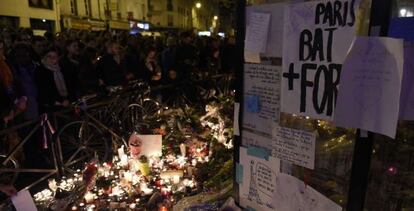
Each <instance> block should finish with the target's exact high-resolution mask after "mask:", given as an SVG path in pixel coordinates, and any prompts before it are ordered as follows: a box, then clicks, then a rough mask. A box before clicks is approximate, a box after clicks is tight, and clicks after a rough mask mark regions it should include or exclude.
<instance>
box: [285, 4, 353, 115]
mask: <svg viewBox="0 0 414 211" xmlns="http://www.w3.org/2000/svg"><path fill="white" fill-rule="evenodd" d="M358 2H359V1H358V0H357V1H352V0H341V1H337V0H335V1H334V0H325V1H308V2H304V3H295V4H288V5H287V6H286V7H285V14H284V15H285V16H284V23H285V27H284V30H283V33H284V36H283V57H282V58H283V75H282V79H281V80H282V88H281V89H282V93H281V95H282V100H281V101H282V103H281V111H282V112H286V113H293V114H297V115H302V116H309V117H312V118H316V119H326V120H332V118H333V114H334V109H335V100H336V97H337V96H336V91H335V90H336V89H337V87H338V84H340V81H339V80H340V77H339V74H340V72H341V65H342V63H343V61H344V59H345V57H346V55H347V52H348V49H349V47H350V46H351V44H352V40H353V38H354V36H355V26H356V18H355V17H356V15H357V13H356V8H357V7H358V5H359V4H358ZM337 3H340V4H339V5H343V6H342V7H340V8H337V9H338V10H339V11H340V13H341V14H342V13H343V14H344V15H345V16H346V17H347V18H344V19H341V20H338V19H336V16H333V15H330V12H331V10H329V9H327V10H324V12H321V10H320V9H321V8H332V5H337ZM345 3H346V4H347V6H345ZM321 6H322V7H321ZM352 6H353V8H351V7H352ZM335 8H336V6H335Z"/></svg>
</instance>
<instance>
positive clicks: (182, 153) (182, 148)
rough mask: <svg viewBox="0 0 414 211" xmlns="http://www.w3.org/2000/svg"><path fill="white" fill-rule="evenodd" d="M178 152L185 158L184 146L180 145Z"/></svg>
mask: <svg viewBox="0 0 414 211" xmlns="http://www.w3.org/2000/svg"><path fill="white" fill-rule="evenodd" d="M180 151H181V155H182V156H183V157H185V156H186V154H187V152H186V147H185V144H180Z"/></svg>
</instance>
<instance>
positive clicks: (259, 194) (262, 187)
mask: <svg viewBox="0 0 414 211" xmlns="http://www.w3.org/2000/svg"><path fill="white" fill-rule="evenodd" d="M240 164H241V165H242V166H243V177H242V178H243V182H242V183H241V184H239V194H240V205H241V206H242V207H244V208H247V207H250V208H253V209H255V210H264V211H268V210H269V211H270V210H275V209H276V208H277V206H278V205H277V204H276V202H275V201H274V200H273V195H274V192H276V191H277V190H276V189H275V188H276V174H277V173H278V172H279V171H280V169H279V168H280V161H279V160H278V159H275V158H272V157H270V158H269V161H267V160H265V159H261V158H258V157H254V156H250V155H248V153H247V148H245V147H240Z"/></svg>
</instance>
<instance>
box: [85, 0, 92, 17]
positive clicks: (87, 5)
mask: <svg viewBox="0 0 414 211" xmlns="http://www.w3.org/2000/svg"><path fill="white" fill-rule="evenodd" d="M85 15H86V16H89V17H91V16H92V12H91V0H85Z"/></svg>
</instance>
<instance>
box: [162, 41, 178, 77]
mask: <svg viewBox="0 0 414 211" xmlns="http://www.w3.org/2000/svg"><path fill="white" fill-rule="evenodd" d="M176 54H177V41H176V40H175V39H174V38H173V37H169V38H168V39H167V48H166V49H165V50H164V51H163V52H162V55H161V63H162V74H161V75H162V80H163V82H164V83H166V84H168V82H169V81H170V80H171V78H169V75H170V72H172V73H171V74H172V75H176V74H177V73H176V66H175V59H176ZM175 79H176V78H174V79H172V80H175Z"/></svg>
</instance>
